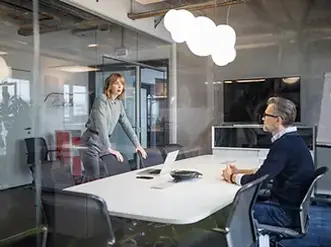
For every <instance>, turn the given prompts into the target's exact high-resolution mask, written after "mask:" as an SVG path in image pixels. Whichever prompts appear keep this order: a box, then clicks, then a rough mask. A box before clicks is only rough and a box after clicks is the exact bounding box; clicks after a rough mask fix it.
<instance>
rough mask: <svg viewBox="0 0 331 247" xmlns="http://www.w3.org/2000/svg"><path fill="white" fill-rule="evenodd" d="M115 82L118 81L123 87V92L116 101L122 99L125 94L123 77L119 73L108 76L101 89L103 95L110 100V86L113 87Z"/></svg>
mask: <svg viewBox="0 0 331 247" xmlns="http://www.w3.org/2000/svg"><path fill="white" fill-rule="evenodd" d="M117 80H119V81H120V83H121V84H122V85H123V91H122V93H121V94H120V95H119V96H118V97H117V99H119V100H122V99H124V92H125V79H124V77H123V76H122V75H121V74H119V73H113V74H111V75H110V76H108V77H107V78H106V80H105V87H104V88H103V92H104V94H105V95H106V96H107V98H111V93H112V92H111V85H113V83H114V82H116V81H117Z"/></svg>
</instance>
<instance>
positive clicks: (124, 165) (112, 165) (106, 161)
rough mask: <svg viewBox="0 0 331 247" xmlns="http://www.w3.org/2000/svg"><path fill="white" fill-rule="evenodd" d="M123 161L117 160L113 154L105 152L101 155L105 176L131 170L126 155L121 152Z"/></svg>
mask: <svg viewBox="0 0 331 247" xmlns="http://www.w3.org/2000/svg"><path fill="white" fill-rule="evenodd" d="M122 156H123V162H119V161H118V160H117V158H116V156H115V155H113V154H106V155H103V156H101V160H102V162H103V165H104V166H103V169H105V176H106V177H108V176H114V175H117V174H121V173H125V172H129V171H131V166H130V164H129V161H128V158H127V157H126V155H124V154H122Z"/></svg>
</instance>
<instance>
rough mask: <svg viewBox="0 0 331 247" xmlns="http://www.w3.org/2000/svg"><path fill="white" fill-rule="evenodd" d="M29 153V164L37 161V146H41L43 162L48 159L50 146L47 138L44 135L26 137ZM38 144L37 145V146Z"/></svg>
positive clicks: (41, 159) (40, 154)
mask: <svg viewBox="0 0 331 247" xmlns="http://www.w3.org/2000/svg"><path fill="white" fill-rule="evenodd" d="M24 141H25V145H26V150H27V155H28V160H27V162H28V164H34V163H35V161H36V160H35V155H36V151H37V150H36V148H39V158H40V161H41V162H44V161H47V160H48V147H47V143H46V140H45V139H44V138H42V137H32V138H26V139H24ZM36 145H37V146H36Z"/></svg>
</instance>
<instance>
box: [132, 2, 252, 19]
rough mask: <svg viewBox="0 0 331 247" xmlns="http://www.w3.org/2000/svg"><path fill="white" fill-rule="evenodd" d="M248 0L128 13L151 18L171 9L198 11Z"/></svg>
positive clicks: (138, 17) (141, 17)
mask: <svg viewBox="0 0 331 247" xmlns="http://www.w3.org/2000/svg"><path fill="white" fill-rule="evenodd" d="M247 1H249V0H232V1H231V0H230V1H222V2H215V1H209V2H205V3H197V4H191V5H183V6H177V7H176V6H174V7H173V8H165V9H160V10H152V11H146V12H140V13H128V17H129V18H130V19H132V20H137V19H144V18H150V17H153V16H161V15H165V14H166V13H167V12H168V11H169V10H171V9H186V10H189V11H198V10H203V9H212V8H217V7H226V6H230V5H234V4H239V3H246V2H247Z"/></svg>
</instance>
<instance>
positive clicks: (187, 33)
mask: <svg viewBox="0 0 331 247" xmlns="http://www.w3.org/2000/svg"><path fill="white" fill-rule="evenodd" d="M227 23H228V21H227ZM164 27H165V28H166V29H167V30H168V31H169V32H170V35H171V38H172V39H173V40H174V41H175V42H176V43H183V42H186V44H187V46H188V48H189V50H190V51H191V52H192V53H193V54H195V55H197V56H201V57H205V56H210V55H211V57H212V60H213V61H214V63H215V64H216V65H218V66H225V65H227V64H229V63H231V62H233V61H234V59H235V58H236V55H237V52H236V50H235V43H236V32H235V30H234V29H233V28H232V27H231V26H229V25H227V24H226V25H225V24H222V25H218V26H216V24H215V23H214V21H212V20H211V19H210V18H208V17H205V16H198V17H195V16H194V15H193V14H192V13H191V12H189V11H187V10H185V9H180V10H176V9H171V10H169V11H168V12H167V13H166V15H165V17H164Z"/></svg>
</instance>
